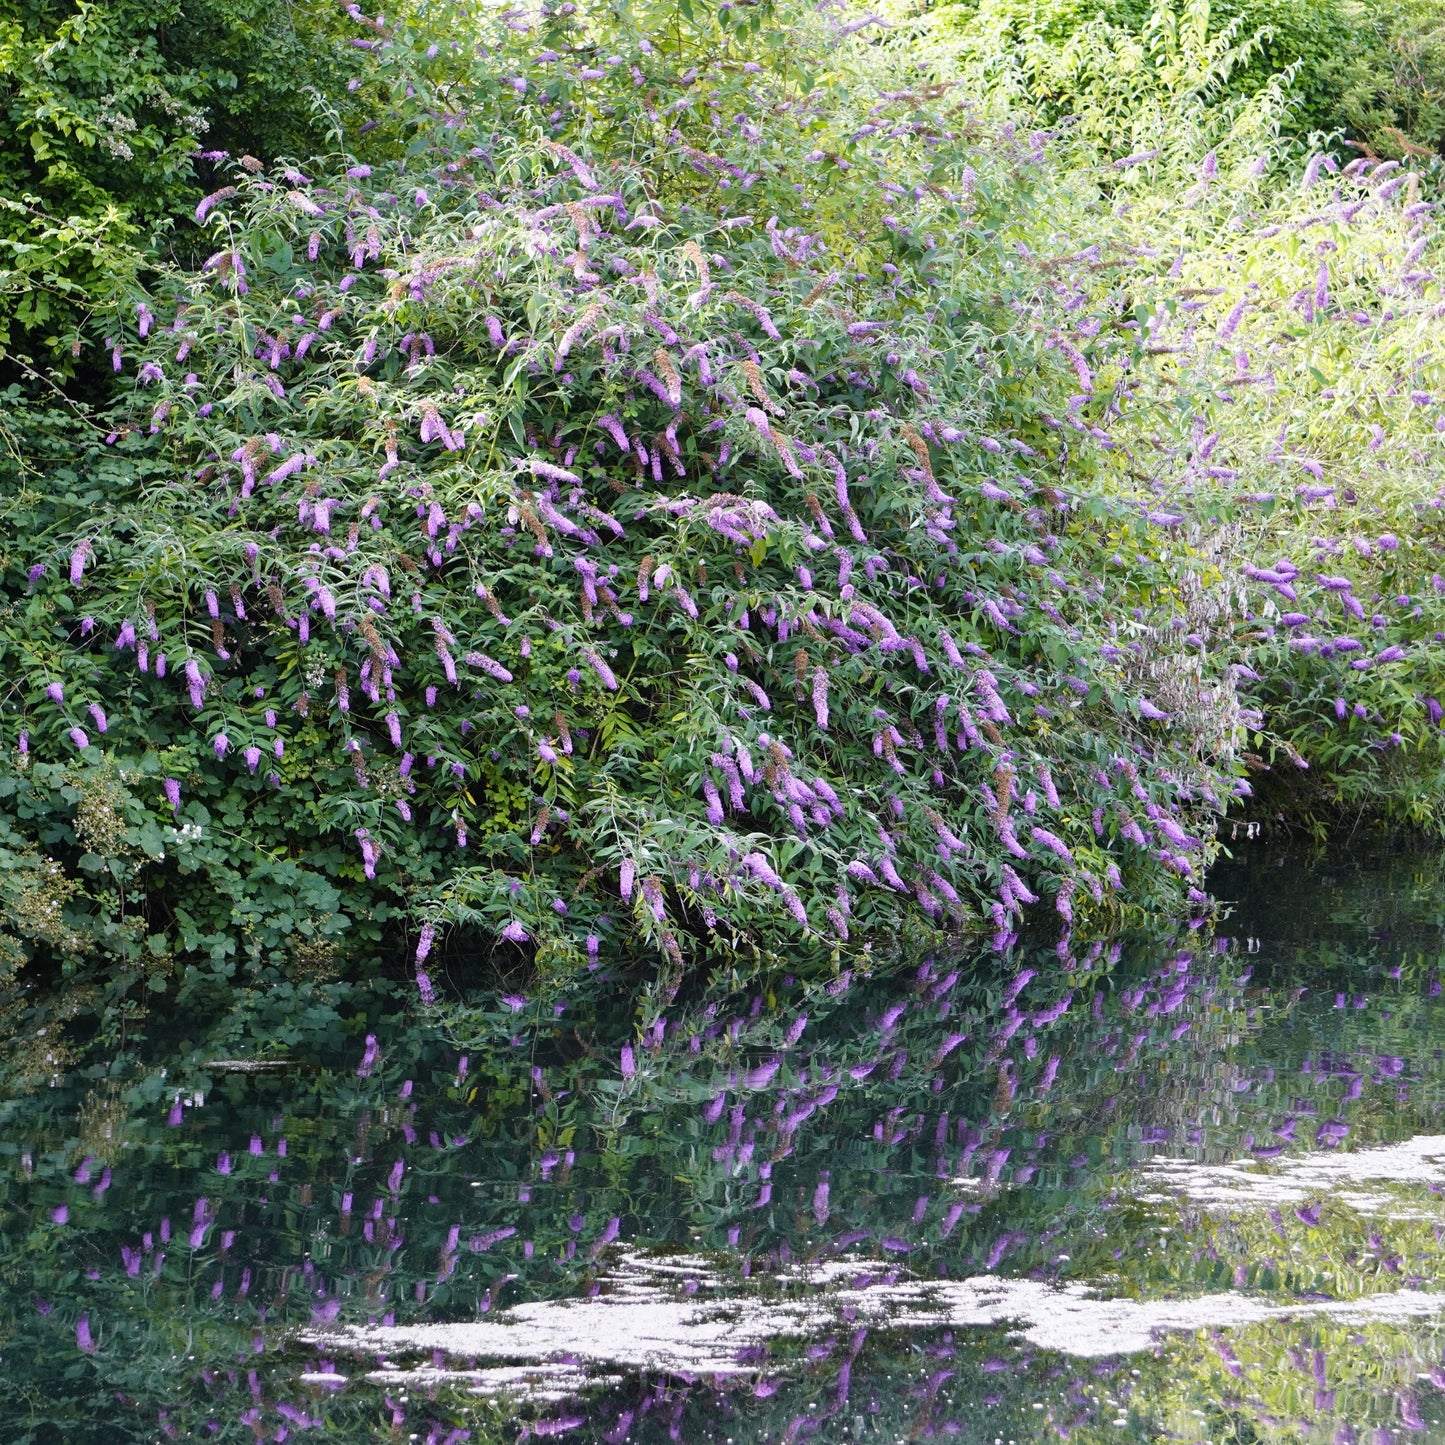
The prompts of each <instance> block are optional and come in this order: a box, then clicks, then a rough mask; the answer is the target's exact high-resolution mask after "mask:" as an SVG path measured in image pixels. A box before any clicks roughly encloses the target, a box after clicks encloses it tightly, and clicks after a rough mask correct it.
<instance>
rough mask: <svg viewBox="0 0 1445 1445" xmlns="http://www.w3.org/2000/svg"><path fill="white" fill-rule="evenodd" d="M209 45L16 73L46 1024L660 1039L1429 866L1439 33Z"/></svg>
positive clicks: (19, 507) (12, 448) (192, 20)
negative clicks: (341, 999)
mask: <svg viewBox="0 0 1445 1445" xmlns="http://www.w3.org/2000/svg"><path fill="white" fill-rule="evenodd" d="M214 8H215V9H216V10H217V12H218V14H222V12H223V19H224V23H222V22H221V20H215V19H214V18H213V22H212V23H209V24H206V23H201V22H202V21H203V20H204V17H201V16H199V15H198V14H197V15H193V14H191V13H190V7H181V6H177V7H176V16H175V20H174V27H175V28H174V29H172V28H169V26H168V27H162V29H161V30H160V31H157V32H155V34H153V35H152V34H151V33H150V29H148V27H147V24H146V22H145V21H144V18H143V17H142V16H141V15H140V13H139V12H137V14H136V16H135V17H133V19H131V20H128V19H127V18H126V17H127V16H128V15H129V12H128V11H126V10H125V9H124V8H123V7H114V8H108V9H107V10H105V11H103V12H101V11H98V10H94V9H87V8H84V7H82V8H81V10H80V12H79V15H78V16H76V17H73V18H71V19H69V20H66V21H65V22H64V23H65V24H66V25H69V26H71V27H72V29H73V28H74V27H76V26H92V25H93V26H97V27H98V26H102V25H104V26H109V27H112V29H111V30H109V31H107V32H106V33H107V34H112V33H113V35H114V37H115V39H114V44H113V46H110V47H109V48H108V47H102V46H92V47H90V48H86V49H84V51H83V53H84V55H85V57H86V64H87V65H91V66H99V67H102V68H103V67H104V65H106V64H109V63H111V62H110V61H109V60H107V57H111V56H113V57H115V59H114V65H115V67H116V74H117V76H118V75H119V74H120V72H121V71H124V73H125V75H126V76H127V77H128V82H127V83H128V84H129V85H130V86H131V89H130V90H126V91H122V90H120V89H118V88H117V86H118V83H119V82H118V80H117V79H115V78H107V77H106V76H104V75H103V74H99V73H82V72H84V70H85V67H84V66H81V65H80V63H79V61H78V60H77V59H76V56H77V55H78V54H80V53H81V52H80V51H78V50H77V49H76V44H74V43H72V42H71V40H69V39H65V38H62V39H59V40H57V38H56V37H57V36H58V35H59V33H60V32H57V31H55V30H54V29H53V25H54V23H55V22H54V14H53V7H44V6H35V7H33V9H34V14H33V15H32V14H30V13H29V12H27V14H26V16H25V18H23V19H22V20H21V21H20V22H18V23H17V24H16V25H14V26H12V28H11V30H10V31H8V32H7V33H6V38H5V40H4V45H5V47H6V48H5V50H4V51H3V52H0V53H3V56H4V57H5V58H4V60H3V64H4V67H5V68H4V70H3V74H4V76H5V87H6V102H7V107H8V110H7V116H8V119H7V120H6V122H5V124H6V125H7V126H8V127H9V133H8V135H9V136H10V137H15V138H25V139H27V140H28V142H29V148H28V150H26V149H23V148H22V149H16V148H14V147H11V146H9V145H7V146H6V147H5V154H6V156H7V161H6V163H5V164H6V165H7V166H10V167H11V169H10V170H9V171H7V172H5V173H4V186H5V191H6V209H5V214H6V216H7V217H8V219H7V221H6V222H5V226H6V228H7V229H5V230H4V231H3V233H0V234H3V237H4V242H3V244H4V247H5V250H4V260H3V265H4V268H5V269H4V270H3V271H0V305H3V325H4V326H5V328H6V333H5V335H6V341H5V345H6V347H7V351H6V356H5V361H4V365H5V366H6V368H7V372H8V375H7V381H8V382H9V389H8V390H7V391H6V392H5V394H4V395H5V406H4V415H3V421H0V427H3V435H4V439H5V448H4V454H3V461H0V506H3V508H4V515H5V529H6V539H5V549H4V557H3V562H4V584H3V585H4V593H5V595H4V600H3V609H0V655H3V658H4V663H5V676H6V690H5V693H4V695H3V699H0V734H3V736H0V745H3V747H4V748H5V749H6V750H7V755H8V759H9V767H8V769H7V775H6V777H5V778H4V779H3V781H0V908H3V911H4V915H5V948H6V957H7V960H8V964H9V966H10V967H11V968H12V969H14V970H20V972H18V973H17V975H16V976H17V979H18V980H22V981H23V979H24V978H25V977H26V976H27V974H28V973H29V972H33V971H34V968H33V967H32V968H30V969H26V968H25V965H27V964H38V965H39V966H40V967H43V968H47V969H50V970H52V971H54V970H62V971H64V972H66V973H67V974H70V975H72V976H73V977H75V978H76V979H77V980H78V981H84V982H85V983H86V985H87V988H89V989H90V990H91V991H90V992H89V993H88V994H87V993H85V992H84V991H83V990H82V991H80V992H76V993H75V995H74V998H75V999H81V1000H82V1002H81V1003H80V1004H79V1005H77V1006H79V1007H82V1008H95V1009H97V1010H99V1009H101V1008H110V1009H115V1008H117V1007H118V1006H119V1005H120V1004H121V1002H122V1000H132V1001H133V1000H135V999H136V998H137V997H141V998H143V997H145V996H146V994H147V993H176V992H179V993H180V995H181V997H183V998H184V997H186V996H187V994H188V992H191V991H194V990H197V989H200V988H203V987H207V986H209V985H212V984H214V983H216V982H219V981H225V980H231V979H235V980H241V979H250V980H251V981H253V982H257V983H264V982H266V981H268V980H275V979H277V978H279V977H282V976H288V975H289V976H291V977H302V976H308V975H311V976H314V975H317V974H320V975H325V974H327V973H335V972H337V971H353V970H357V969H365V968H366V967H369V966H370V964H371V962H372V961H373V960H377V959H380V960H388V959H390V960H396V959H399V958H401V957H403V956H404V957H406V958H407V959H408V960H409V961H410V962H411V964H412V965H413V966H414V967H415V969H416V970H417V981H418V986H419V988H420V991H421V997H422V999H423V1001H424V1002H430V1001H431V999H432V997H433V996H434V991H435V989H436V988H438V987H439V986H440V984H439V982H438V983H434V982H433V975H437V974H438V970H439V969H442V970H445V971H446V972H447V973H448V974H449V975H450V976H451V977H452V978H454V979H456V980H457V981H459V982H465V981H468V980H469V979H472V978H475V977H477V976H478V971H479V969H480V968H481V967H482V966H483V965H484V964H485V965H486V966H487V967H490V968H493V969H496V968H500V969H501V970H502V971H503V972H504V973H517V972H519V971H522V970H526V971H530V972H535V973H541V974H543V975H548V976H561V977H566V976H569V975H575V974H577V973H580V972H583V971H585V970H586V969H587V968H588V967H589V966H590V965H592V964H593V963H595V961H596V960H597V959H598V958H599V957H602V956H604V955H605V956H608V957H612V958H618V957H621V958H627V959H640V960H646V966H647V968H648V970H649V972H650V973H651V974H652V975H653V976H655V977H656V978H657V979H658V980H659V981H660V988H661V990H662V992H664V993H667V992H669V991H670V990H673V989H675V988H676V987H677V986H678V984H679V983H680V981H681V980H682V978H683V977H684V975H685V973H686V972H687V971H688V970H689V969H690V968H694V967H696V966H698V965H700V964H704V963H707V962H709V961H716V960H720V959H734V960H736V959H744V960H757V959H760V958H766V957H772V958H779V959H781V958H787V959H788V960H790V961H791V963H792V964H793V965H794V966H804V967H808V968H810V969H818V968H837V967H841V966H846V963H847V962H848V961H849V960H850V959H851V958H853V957H855V956H861V955H862V954H863V952H864V951H865V950H868V949H870V948H878V947H883V946H885V945H889V946H891V944H892V943H893V942H895V941H896V940H897V939H898V938H899V937H900V936H914V935H916V936H918V937H920V938H923V937H927V936H930V935H932V936H937V935H941V934H945V933H958V932H964V933H978V932H983V931H987V932H991V933H994V934H997V935H1000V936H1003V937H1006V936H1008V935H1009V934H1010V933H1012V932H1013V931H1015V930H1016V929H1017V928H1018V927H1019V926H1020V925H1021V923H1023V922H1024V921H1026V920H1028V919H1031V918H1033V919H1037V918H1039V917H1043V916H1049V914H1050V911H1052V914H1053V915H1056V917H1057V921H1058V925H1059V926H1061V927H1062V928H1064V929H1065V930H1068V929H1070V928H1072V927H1074V926H1075V925H1076V924H1077V925H1078V926H1079V927H1080V928H1085V929H1097V928H1100V927H1104V926H1114V925H1117V924H1118V923H1120V922H1123V921H1128V920H1138V919H1141V918H1146V917H1153V916H1157V915H1160V914H1164V913H1167V914H1170V915H1175V916H1177V915H1178V914H1179V913H1180V912H1181V911H1187V910H1190V909H1194V910H1197V909H1200V908H1202V907H1203V906H1204V905H1205V902H1206V899H1205V894H1204V892H1203V871H1204V868H1205V866H1206V864H1207V863H1208V861H1209V860H1210V859H1211V858H1212V857H1213V856H1214V852H1215V850H1216V848H1217V846H1218V845H1217V839H1218V838H1219V836H1220V831H1219V830H1220V827H1221V824H1224V825H1225V826H1226V827H1227V825H1228V822H1229V820H1245V821H1251V820H1259V819H1260V818H1263V819H1265V820H1266V821H1270V820H1275V819H1279V818H1282V819H1284V820H1285V821H1287V822H1292V823H1297V824H1304V825H1313V826H1317V827H1326V826H1328V822H1329V820H1330V819H1331V818H1333V817H1336V816H1338V815H1339V812H1340V810H1342V809H1346V810H1352V811H1355V812H1364V813H1369V814H1371V815H1373V816H1374V817H1376V818H1379V819H1384V820H1387V821H1393V822H1397V823H1406V824H1408V825H1410V826H1412V827H1416V828H1420V829H1424V830H1427V831H1434V832H1438V831H1439V829H1440V825H1441V821H1442V816H1445V815H1442V811H1441V808H1442V797H1445V794H1442V789H1441V766H1442V758H1441V750H1440V731H1439V723H1440V720H1441V704H1440V700H1439V699H1440V698H1441V696H1442V692H1441V688H1442V683H1445V679H1442V677H1441V663H1442V658H1445V650H1442V643H1445V631H1442V629H1445V579H1442V577H1441V573H1440V566H1439V562H1438V555H1439V550H1440V544H1441V541H1442V521H1441V515H1440V509H1441V506H1442V504H1445V492H1442V488H1441V478H1440V476H1439V455H1440V453H1439V448H1440V445H1441V436H1442V433H1445V408H1442V406H1441V404H1440V400H1439V397H1440V392H1441V385H1442V377H1441V366H1440V361H1439V359H1438V357H1436V355H1435V354H1434V350H1433V348H1432V338H1431V331H1432V329H1434V328H1436V327H1438V319H1439V318H1438V312H1439V307H1440V304H1441V300H1442V298H1441V294H1440V287H1439V283H1438V281H1437V280H1436V278H1435V275H1434V273H1433V270H1432V266H1433V264H1434V262H1435V260H1436V257H1437V255H1438V251H1439V245H1440V242H1439V239H1438V232H1437V227H1436V224H1435V221H1434V215H1435V207H1436V203H1437V200H1438V192H1439V178H1438V163H1437V162H1436V160H1435V159H1434V147H1435V145H1436V143H1437V142H1438V140H1439V132H1440V130H1441V128H1442V121H1441V115H1440V111H1439V104H1438V101H1437V99H1436V94H1437V92H1436V89H1435V85H1436V79H1437V77H1438V75H1439V74H1440V72H1441V68H1442V65H1441V61H1440V53H1441V52H1440V42H1439V39H1438V35H1437V32H1436V31H1435V30H1432V29H1431V24H1430V19H1429V15H1428V13H1427V12H1426V11H1425V10H1424V9H1423V8H1420V9H1414V8H1411V7H1409V6H1403V5H1402V6H1400V7H1397V8H1395V9H1389V10H1386V9H1380V10H1377V11H1375V12H1372V14H1371V16H1370V17H1368V18H1365V17H1363V16H1362V15H1358V14H1356V12H1355V11H1354V10H1353V9H1350V8H1348V7H1346V6H1343V5H1341V6H1338V7H1334V8H1328V10H1327V14H1328V17H1330V18H1329V25H1327V26H1324V27H1323V28H1322V29H1320V30H1319V31H1318V34H1317V35H1316V34H1315V32H1314V31H1312V30H1311V24H1310V23H1308V22H1309V20H1310V17H1311V16H1313V15H1314V14H1315V10H1316V7H1303V6H1288V5H1283V4H1281V5H1278V6H1257V7H1248V6H1246V7H1241V8H1239V9H1238V10H1230V11H1228V12H1224V11H1218V12H1215V13H1211V12H1210V11H1209V9H1208V7H1207V6H1205V5H1202V4H1193V5H1189V6H1186V7H1184V8H1182V9H1176V8H1173V7H1171V6H1169V5H1167V4H1163V3H1161V4H1160V5H1159V6H1157V7H1156V8H1154V9H1152V10H1148V11H1145V10H1142V9H1139V8H1137V7H1136V8H1134V9H1130V8H1129V7H1116V8H1113V9H1108V8H1102V9H1101V8H1099V7H1078V6H1075V7H1065V6H1058V7H1054V8H1053V9H1049V10H1046V11H1045V12H1042V13H1039V12H1037V11H1036V10H1035V9H1034V8H1033V7H1030V8H1029V13H1027V14H1025V13H1024V12H1023V11H1022V9H1019V10H1018V11H1017V13H1015V12H1014V11H1009V12H1008V14H1009V16H1011V17H1012V18H1011V19H1010V20H1009V25H1010V26H1012V27H1013V29H1008V28H1006V27H1005V26H1003V25H1002V24H1000V23H999V21H1000V17H1002V16H1004V8H1000V7H996V6H991V5H987V4H986V5H984V6H982V7H979V8H978V9H971V8H968V7H957V8H950V7H944V8H940V9H936V10H931V11H927V12H925V13H923V14H921V15H920V14H916V13H903V12H902V11H900V12H899V13H896V14H894V13H891V12H889V13H886V14H880V15H878V16H871V15H862V14H860V15H857V16H850V15H845V14H843V13H842V12H838V11H833V10H823V11H818V10H814V9H810V8H806V7H792V6H775V7H762V6H732V7H725V8H723V9H720V10H718V11H716V12H707V13H704V12H703V11H702V10H701V9H693V8H692V7H690V6H687V5H679V6H676V7H674V6H666V7H658V8H657V9H655V10H654V9H651V8H648V7H636V8H633V9H630V10H627V9H624V10H621V11H618V12H616V13H615V14H614V13H611V12H609V13H607V14H602V13H600V12H599V13H592V12H591V11H588V10H582V11H579V10H577V9H576V8H575V7H574V6H572V5H565V6H561V7H559V8H556V9H550V10H549V9H544V10H542V11H539V12H535V13H534V12H526V13H523V12H521V11H505V12H501V11H495V10H491V9H484V8H477V9H475V10H473V9H470V8H468V7H466V6H462V5H446V6H441V5H417V6H414V7H412V8H410V9H403V10H402V11H400V12H397V13H392V14H389V15H388V16H387V17H386V18H382V17H379V16H370V15H368V14H365V13H363V12H362V11H361V10H360V9H359V8H357V7H354V6H353V7H351V10H350V12H349V13H346V12H336V13H333V12H329V11H328V12H327V15H326V18H325V19H324V21H323V20H322V19H320V18H313V19H311V20H307V22H306V23H307V24H308V25H314V29H312V30H307V29H304V28H303V29H302V30H299V31H298V30H290V29H288V28H287V25H289V24H290V23H291V22H290V21H286V20H285V19H284V17H282V16H280V14H279V12H278V13H276V14H273V13H272V12H271V10H270V9H268V8H267V7H266V6H264V5H261V4H256V5H253V6H252V7H251V9H250V10H247V11H246V12H245V15H244V17H243V18H242V19H239V20H238V19H237V18H236V17H237V15H238V14H240V13H241V12H240V11H239V10H238V9H237V7H231V6H216V7H214ZM303 10H304V11H305V13H306V14H308V15H309V14H311V13H312V12H311V10H310V9H309V8H306V7H303ZM288 13H289V10H288ZM320 13H321V12H320V7H315V16H317V17H319V16H320ZM1322 13H1323V12H1322ZM338 15H339V18H337V16H338ZM127 24H132V25H133V30H132V31H131V32H125V30H124V27H125V25H127ZM47 27H50V28H47ZM186 27H189V28H186ZM1331 27H1336V29H1332V28H1331ZM151 29H153V27H151ZM1337 29H1338V33H1340V34H1350V35H1352V36H1354V35H1363V36H1366V37H1367V39H1368V44H1363V45H1360V46H1354V47H1342V46H1338V45H1334V44H1332V43H1331V42H1330V41H1329V38H1328V37H1329V36H1330V35H1332V34H1336V30H1337ZM182 30H184V33H185V35H186V36H187V37H188V38H187V39H186V40H185V41H184V42H182V41H181V40H180V39H178V38H177V36H178V34H179V33H180V32H181V31H182ZM127 35H129V37H130V38H127ZM127 45H130V46H131V47H132V48H133V49H134V48H135V47H139V49H138V50H137V51H136V53H137V54H140V55H141V56H143V57H144V65H138V64H136V63H133V62H128V61H126V60H124V59H123V58H122V57H123V56H128V55H130V54H131V51H130V50H127V49H126V46H127ZM207 47H214V48H213V49H208V48H207ZM228 47H229V48H228ZM288 47H290V48H288ZM293 53H294V54H296V55H300V56H304V58H305V64H306V67H307V70H306V75H307V77H308V79H307V82H306V83H305V84H303V85H296V84H294V83H293V81H292V79H288V81H287V83H286V85H285V86H284V87H282V90H281V92H280V93H276V94H275V95H274V97H273V99H272V100H269V101H267V102H266V103H264V104H263V103H262V101H261V97H262V96H263V95H266V94H270V92H265V91H264V88H263V89H262V90H258V89H257V88H256V87H257V84H258V82H257V81H256V76H255V74H254V72H253V71H252V70H248V69H246V67H247V66H257V65H262V64H263V63H264V64H271V63H272V62H270V61H266V60H265V57H267V56H273V57H278V59H277V60H276V61H275V64H277V65H279V64H281V63H282V60H284V57H286V56H288V55H292V54H293ZM1347 54H1348V56H1349V57H1350V58H1349V59H1348V60H1345V59H1342V58H1341V57H1343V56H1345V55H1347ZM1371 57H1375V58H1373V59H1372V58H1371ZM1340 66H1344V67H1345V70H1340V69H1339V67H1340ZM1362 66H1365V67H1367V68H1366V69H1363V70H1362V69H1361V67H1362ZM67 67H69V68H67ZM1346 71H1347V72H1348V73H1347V74H1346ZM272 74H273V75H274V71H273V72H272ZM227 77H229V78H227ZM62 83H63V84H64V86H68V87H69V88H68V89H66V90H64V91H63V94H64V96H65V97H68V98H66V99H65V100H64V106H65V107H68V109H66V110H65V113H64V115H62V114H61V109H62V107H61V102H60V101H59V100H57V99H56V98H55V97H57V96H60V95H62V89H61V87H62ZM122 104H124V106H127V107H129V109H128V110H126V112H125V117H126V120H127V121H128V123H129V126H130V127H131V128H129V129H128V128H127V125H122V124H118V123H117V122H116V119H115V116H116V115H119V114H120V113H121V112H120V110H119V109H118V107H121V106H122ZM188 107H189V108H188ZM202 108H208V110H209V115H208V116H205V117H203V116H202V114H201V110H202ZM113 113H114V114H113ZM206 124H209V125H210V126H211V127H212V129H209V130H208V129H205V128H204V125H206ZM122 134H123V135H124V136H125V137H126V139H125V142H124V143H125V145H126V146H127V147H128V149H129V150H130V152H131V155H130V157H129V158H124V157H116V156H111V158H110V160H109V161H107V160H106V159H104V156H105V154H107V153H108V148H109V147H113V146H114V145H116V144H118V143H119V141H118V139H117V138H118V137H120V136H122ZM57 136H59V137H61V138H62V139H63V141H64V144H63V145H62V144H61V142H60V141H58V140H56V139H55V137H57ZM21 157H23V159H24V168H23V169H22V168H20V159H19V158H21ZM162 158H164V160H163V161H162ZM32 159H33V164H32ZM122 160H123V161H124V162H125V164H120V161H122ZM157 168H159V171H158V169H157ZM160 171H163V173H164V177H165V181H164V184H163V185H162V184H159V183H157V182H155V181H154V179H153V178H154V176H155V175H157V174H158V173H159V172H160ZM22 998H23V993H22V992H19V991H17V992H16V993H15V994H14V995H13V1000H12V1008H14V1009H20V1008H21V1007H22V1003H21V1000H22Z"/></svg>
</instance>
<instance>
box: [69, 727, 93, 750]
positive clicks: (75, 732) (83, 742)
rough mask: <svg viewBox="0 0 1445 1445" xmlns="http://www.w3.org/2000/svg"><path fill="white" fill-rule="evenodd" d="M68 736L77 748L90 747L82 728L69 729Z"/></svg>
mask: <svg viewBox="0 0 1445 1445" xmlns="http://www.w3.org/2000/svg"><path fill="white" fill-rule="evenodd" d="M68 736H69V738H70V741H71V742H73V743H74V744H75V746H76V747H77V748H88V747H89V746H90V739H89V738H88V737H86V735H85V729H84V728H71V730H70V732H69V734H68Z"/></svg>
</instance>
